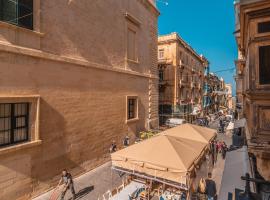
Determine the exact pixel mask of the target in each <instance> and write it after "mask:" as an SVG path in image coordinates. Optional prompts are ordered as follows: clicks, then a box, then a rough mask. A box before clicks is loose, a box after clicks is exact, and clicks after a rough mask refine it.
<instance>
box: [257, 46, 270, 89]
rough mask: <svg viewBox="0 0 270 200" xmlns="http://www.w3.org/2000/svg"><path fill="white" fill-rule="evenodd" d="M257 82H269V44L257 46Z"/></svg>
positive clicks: (264, 83)
mask: <svg viewBox="0 0 270 200" xmlns="http://www.w3.org/2000/svg"><path fill="white" fill-rule="evenodd" d="M259 82H260V84H261V85H266V84H270V45H269V46H261V47H259Z"/></svg>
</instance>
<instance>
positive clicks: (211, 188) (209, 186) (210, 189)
mask: <svg viewBox="0 0 270 200" xmlns="http://www.w3.org/2000/svg"><path fill="white" fill-rule="evenodd" d="M206 195H207V198H208V200H215V199H216V197H217V189H216V183H215V181H214V180H212V173H211V172H209V173H208V178H207V179H206Z"/></svg>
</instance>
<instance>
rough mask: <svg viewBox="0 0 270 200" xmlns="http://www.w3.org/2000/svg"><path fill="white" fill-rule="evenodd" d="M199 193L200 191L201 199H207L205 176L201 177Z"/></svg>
mask: <svg viewBox="0 0 270 200" xmlns="http://www.w3.org/2000/svg"><path fill="white" fill-rule="evenodd" d="M197 193H198V199H199V200H206V181H205V179H204V178H201V179H200V182H199V185H198V189H197Z"/></svg>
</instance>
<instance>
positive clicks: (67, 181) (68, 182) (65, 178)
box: [58, 169, 76, 200]
mask: <svg viewBox="0 0 270 200" xmlns="http://www.w3.org/2000/svg"><path fill="white" fill-rule="evenodd" d="M63 183H64V188H63V190H62V193H61V200H64V197H65V195H66V192H67V190H70V191H71V193H72V200H75V198H76V193H75V189H74V184H73V179H72V176H71V174H70V173H68V172H67V170H66V169H64V170H63V171H62V176H61V178H60V180H59V183H58V186H60V185H61V184H63Z"/></svg>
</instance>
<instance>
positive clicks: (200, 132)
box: [161, 124, 216, 144]
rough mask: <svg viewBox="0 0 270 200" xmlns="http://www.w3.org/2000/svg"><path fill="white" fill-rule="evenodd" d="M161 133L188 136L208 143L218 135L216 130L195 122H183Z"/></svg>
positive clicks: (181, 136) (187, 137)
mask: <svg viewBox="0 0 270 200" xmlns="http://www.w3.org/2000/svg"><path fill="white" fill-rule="evenodd" d="M161 134H166V135H170V136H174V137H178V138H179V137H180V138H186V139H190V140H194V141H197V142H202V143H207V144H208V143H209V142H210V141H211V140H212V139H213V138H214V137H215V136H216V130H214V129H210V128H206V127H203V126H197V125H193V124H183V125H181V126H177V127H175V128H171V129H168V130H166V131H163V132H162V133H161Z"/></svg>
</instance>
